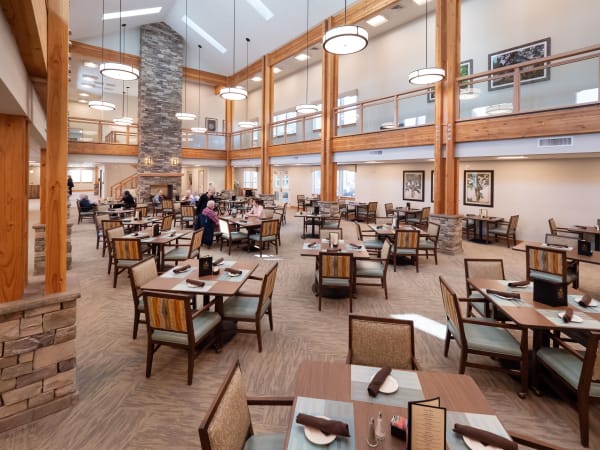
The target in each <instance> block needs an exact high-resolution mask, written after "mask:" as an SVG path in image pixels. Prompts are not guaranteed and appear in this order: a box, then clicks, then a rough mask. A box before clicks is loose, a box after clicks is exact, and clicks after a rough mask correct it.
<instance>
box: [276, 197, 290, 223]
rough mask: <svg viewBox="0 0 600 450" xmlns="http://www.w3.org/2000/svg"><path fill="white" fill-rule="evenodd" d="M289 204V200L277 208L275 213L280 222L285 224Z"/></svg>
mask: <svg viewBox="0 0 600 450" xmlns="http://www.w3.org/2000/svg"><path fill="white" fill-rule="evenodd" d="M287 205H288V202H285V203H284V204H283V206H282V207H281V208H278V209H276V210H275V213H274V214H273V217H274V218H275V219H279V222H281V225H285V222H286V214H287Z"/></svg>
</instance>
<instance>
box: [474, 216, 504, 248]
mask: <svg viewBox="0 0 600 450" xmlns="http://www.w3.org/2000/svg"><path fill="white" fill-rule="evenodd" d="M464 218H465V220H466V221H467V224H468V221H469V220H472V221H473V222H474V224H475V228H474V230H475V237H473V239H471V242H477V243H478V244H489V243H490V241H489V239H488V235H487V230H489V228H490V224H492V225H496V224H497V223H498V222H502V221H503V220H504V219H503V218H502V217H490V216H478V215H476V214H466V215H465V216H464ZM484 223H485V230H486V234H485V239H484V237H483V236H484V235H483V224H484Z"/></svg>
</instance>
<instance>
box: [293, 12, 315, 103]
mask: <svg viewBox="0 0 600 450" xmlns="http://www.w3.org/2000/svg"><path fill="white" fill-rule="evenodd" d="M308 3H309V0H306V89H305V90H304V104H302V105H298V106H296V112H297V113H298V114H312V113H316V112H317V111H318V109H317V105H312V104H310V103H308Z"/></svg>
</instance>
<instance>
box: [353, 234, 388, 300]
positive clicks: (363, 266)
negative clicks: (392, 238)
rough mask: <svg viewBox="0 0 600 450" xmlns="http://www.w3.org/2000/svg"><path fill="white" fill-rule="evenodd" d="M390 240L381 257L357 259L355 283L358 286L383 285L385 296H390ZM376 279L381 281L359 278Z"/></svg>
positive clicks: (383, 248)
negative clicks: (372, 281)
mask: <svg viewBox="0 0 600 450" xmlns="http://www.w3.org/2000/svg"><path fill="white" fill-rule="evenodd" d="M390 247H391V246H390V242H389V241H388V240H385V241H384V243H383V247H382V248H381V257H379V258H369V259H357V260H356V261H355V266H356V269H355V271H356V272H355V280H356V282H355V285H356V286H381V287H382V288H383V292H384V293H385V298H386V299H387V298H388V292H387V270H388V264H389V261H390ZM365 278H366V279H376V280H379V283H377V284H373V283H367V282H366V281H362V282H359V281H358V280H359V279H365Z"/></svg>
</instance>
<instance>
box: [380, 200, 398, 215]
mask: <svg viewBox="0 0 600 450" xmlns="http://www.w3.org/2000/svg"><path fill="white" fill-rule="evenodd" d="M383 206H384V208H385V216H386V217H394V213H395V212H396V211H395V210H394V204H393V203H385V204H384V205H383Z"/></svg>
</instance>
